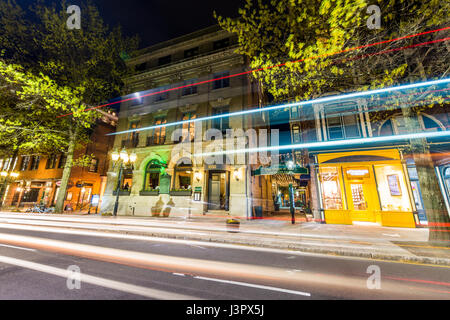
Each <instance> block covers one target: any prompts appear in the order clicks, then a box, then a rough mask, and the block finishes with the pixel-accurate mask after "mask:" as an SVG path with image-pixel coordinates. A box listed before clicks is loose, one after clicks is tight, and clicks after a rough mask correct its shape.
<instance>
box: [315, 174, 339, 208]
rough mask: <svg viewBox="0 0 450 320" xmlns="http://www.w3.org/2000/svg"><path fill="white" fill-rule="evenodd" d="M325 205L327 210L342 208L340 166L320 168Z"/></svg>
mask: <svg viewBox="0 0 450 320" xmlns="http://www.w3.org/2000/svg"><path fill="white" fill-rule="evenodd" d="M320 182H321V186H322V197H323V207H324V209H325V210H342V209H343V206H342V193H341V186H340V182H339V171H338V168H320Z"/></svg>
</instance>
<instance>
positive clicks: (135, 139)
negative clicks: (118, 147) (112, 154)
mask: <svg viewBox="0 0 450 320" xmlns="http://www.w3.org/2000/svg"><path fill="white" fill-rule="evenodd" d="M140 127H141V122H140V121H131V122H130V127H129V130H135V129H139V128H140ZM138 144H139V132H137V131H134V132H130V135H129V136H128V145H127V146H124V147H128V148H136V147H137V146H138Z"/></svg>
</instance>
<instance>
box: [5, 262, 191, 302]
mask: <svg viewBox="0 0 450 320" xmlns="http://www.w3.org/2000/svg"><path fill="white" fill-rule="evenodd" d="M0 262H3V263H6V264H10V265H15V266H19V267H22V268H26V269H31V270H35V271H39V272H44V273H48V274H52V275H55V276H59V277H62V278H67V277H68V275H69V273H68V271H67V270H65V269H60V268H55V267H51V266H47V265H44V264H40V263H35V262H30V261H26V260H20V259H15V258H10V257H5V256H0ZM81 283H89V284H93V285H97V286H101V287H105V288H109V289H113V290H118V291H122V292H127V293H131V294H136V295H139V296H144V297H147V298H152V299H167V300H191V299H198V298H195V297H192V296H187V295H182V294H178V293H172V292H168V291H162V290H157V289H151V288H146V287H142V286H136V285H133V284H129V283H125V282H119V281H114V280H109V279H105V278H100V277H95V276H91V275H87V274H84V273H81Z"/></svg>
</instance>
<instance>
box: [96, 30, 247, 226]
mask: <svg viewBox="0 0 450 320" xmlns="http://www.w3.org/2000/svg"><path fill="white" fill-rule="evenodd" d="M236 45H237V44H236V38H234V37H233V36H231V35H230V34H228V33H227V32H225V31H223V30H221V29H220V28H219V27H218V26H214V27H211V28H207V29H204V30H200V31H199V32H195V33H192V34H189V35H186V36H183V37H180V38H177V39H173V40H170V41H167V42H164V43H161V44H158V45H155V46H152V47H149V48H147V49H144V50H142V51H140V52H139V54H138V55H137V56H136V57H135V58H133V59H131V60H129V61H128V64H129V66H130V67H131V68H134V70H135V74H134V75H132V76H131V77H129V78H128V79H126V80H125V82H126V84H127V90H126V92H127V94H129V95H127V96H125V97H124V100H125V101H124V102H122V103H121V106H120V113H119V122H118V127H117V131H118V132H124V131H125V133H121V134H118V135H116V136H115V140H114V148H113V149H114V150H116V152H118V151H120V150H124V149H125V150H127V152H129V153H134V154H135V155H136V161H135V163H134V164H133V166H132V167H130V166H128V167H127V168H125V169H124V170H123V172H122V174H120V164H119V163H112V164H111V165H110V168H109V172H108V181H107V186H106V190H105V195H104V201H103V203H102V208H101V210H102V212H113V210H114V206H115V203H116V201H118V214H119V215H139V216H150V215H158V214H161V215H162V214H165V215H171V216H177V215H178V216H187V215H192V216H193V215H219V216H221V215H223V216H229V215H231V216H240V217H246V216H251V215H252V210H253V209H252V204H251V202H250V198H251V193H252V190H251V183H250V179H252V178H251V168H250V166H249V165H248V161H247V160H246V159H247V158H245V159H242V158H241V159H240V160H238V159H236V158H237V157H235V156H225V155H220V156H219V157H215V159H213V160H212V161H208V160H207V159H206V158H204V157H196V156H195V155H196V154H197V155H198V154H199V153H202V152H204V151H208V150H209V149H211V144H215V143H219V144H222V146H223V143H224V142H222V139H226V138H229V139H230V140H229V141H235V139H237V138H235V137H233V135H234V133H235V131H236V130H237V131H239V130H240V131H239V132H242V131H245V130H246V129H247V128H249V127H251V125H249V121H250V120H249V118H248V117H222V116H221V115H225V114H228V113H233V112H239V111H242V110H245V109H248V108H250V107H251V106H252V103H253V99H254V97H253V96H254V94H253V89H252V85H251V83H250V82H249V78H248V77H247V76H241V77H229V76H230V75H233V74H238V73H242V72H243V71H245V70H246V63H245V60H244V58H243V57H242V56H240V55H238V54H236V53H235V52H234V51H235V49H236ZM193 84H195V85H193ZM200 118H209V120H205V121H197V122H195V121H194V120H195V119H200ZM189 121H191V122H189ZM178 122H183V123H182V124H179V125H169V124H174V123H175V124H176V123H178ZM148 127H152V129H146V128H148ZM136 129H137V130H139V131H136ZM127 131H128V132H127ZM233 143H234V142H233ZM119 177H120V178H121V179H120V180H119ZM117 191H118V192H117Z"/></svg>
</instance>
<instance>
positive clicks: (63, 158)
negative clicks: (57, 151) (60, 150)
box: [58, 154, 67, 169]
mask: <svg viewBox="0 0 450 320" xmlns="http://www.w3.org/2000/svg"><path fill="white" fill-rule="evenodd" d="M66 160H67V157H66V155H65V154H62V155H61V157H60V158H59V164H58V169H63V168H64V166H65V165H66Z"/></svg>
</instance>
